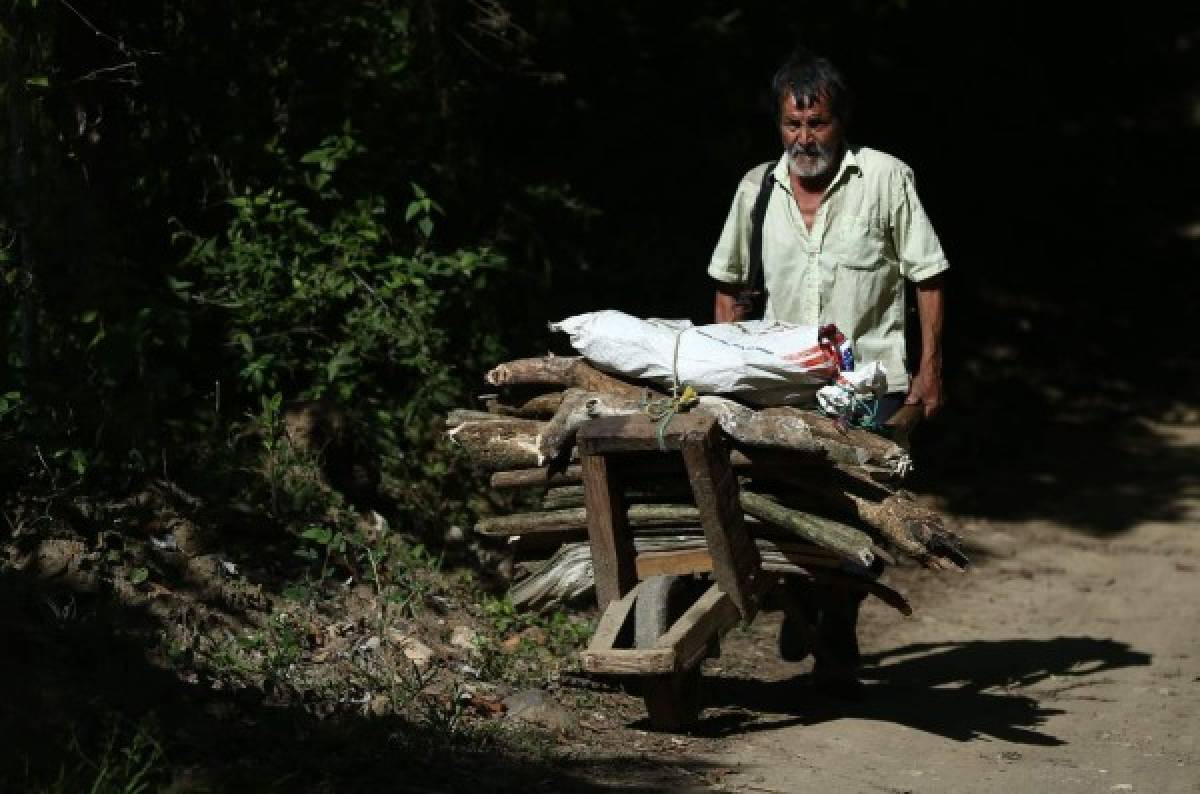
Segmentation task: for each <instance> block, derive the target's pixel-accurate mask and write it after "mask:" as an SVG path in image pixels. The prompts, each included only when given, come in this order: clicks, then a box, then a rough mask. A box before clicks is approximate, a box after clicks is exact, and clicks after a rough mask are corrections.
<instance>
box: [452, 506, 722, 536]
mask: <svg viewBox="0 0 1200 794" xmlns="http://www.w3.org/2000/svg"><path fill="white" fill-rule="evenodd" d="M626 516H627V520H628V522H629V526H631V527H670V526H681V525H687V524H695V523H696V522H697V521H699V520H700V511H699V510H697V509H696V508H695V507H694V506H692V505H631V506H630V507H629V510H628V511H627V512H626ZM587 523H588V516H587V510H586V509H585V508H582V507H578V508H568V509H566V510H545V511H540V512H535V513H514V514H513V515H508V516H492V517H490V518H483V519H480V520H479V522H478V523H476V524H475V531H476V532H478V533H479V534H481V535H493V536H496V535H499V536H504V535H521V534H526V533H533V532H558V531H560V530H564V529H584V528H586V527H587Z"/></svg>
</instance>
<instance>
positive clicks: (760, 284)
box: [746, 163, 775, 307]
mask: <svg viewBox="0 0 1200 794" xmlns="http://www.w3.org/2000/svg"><path fill="white" fill-rule="evenodd" d="M774 171H775V169H774V168H772V163H767V170H766V172H764V173H763V178H762V185H761V186H760V187H759V189H758V196H757V197H756V198H755V199H754V208H753V209H752V210H751V211H750V272H749V273H748V274H747V275H748V278H747V279H746V281H747V284H748V285H749V287H750V290H751V291H752V292H756V293H758V294H759V295H760V296H761V297H760V300H759V306H760V307H763V306H766V295H767V284H766V276H765V275H764V274H763V261H762V249H763V242H762V238H763V220H764V219H765V218H766V217H767V205H768V204H770V203H771V193H773V192H774V191H773V190H772V189H771V179H772V177H773V176H774Z"/></svg>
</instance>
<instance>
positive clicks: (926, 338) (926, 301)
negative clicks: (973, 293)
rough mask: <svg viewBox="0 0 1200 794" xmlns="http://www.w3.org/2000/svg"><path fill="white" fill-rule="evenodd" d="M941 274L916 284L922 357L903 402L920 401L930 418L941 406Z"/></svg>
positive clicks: (942, 298) (943, 315) (942, 398)
mask: <svg viewBox="0 0 1200 794" xmlns="http://www.w3.org/2000/svg"><path fill="white" fill-rule="evenodd" d="M945 306H946V304H945V294H944V291H943V288H942V277H941V276H934V277H933V278H931V279H926V280H925V281H922V282H920V283H918V284H917V316H918V317H919V318H920V322H921V361H920V364H919V365H918V367H917V373H916V375H915V376H913V379H912V385H911V386H910V387H909V390H908V398H907V399H906V400H905V402H907V403H909V404H913V405H920V406H922V408H923V409H924V414H925V418H926V419H929V418H931V417H933V416H934V415H936V414H937V413H938V411H940V410H941V409H942V404H943V403H945V401H946V400H945V396H944V395H943V394H942V323H943V321H944V319H945Z"/></svg>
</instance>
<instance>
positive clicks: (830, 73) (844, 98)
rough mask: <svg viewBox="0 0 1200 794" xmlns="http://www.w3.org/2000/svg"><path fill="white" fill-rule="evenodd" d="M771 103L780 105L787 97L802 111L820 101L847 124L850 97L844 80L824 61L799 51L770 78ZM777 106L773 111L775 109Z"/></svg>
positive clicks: (837, 71)
mask: <svg viewBox="0 0 1200 794" xmlns="http://www.w3.org/2000/svg"><path fill="white" fill-rule="evenodd" d="M771 88H772V89H774V91H775V100H776V102H777V103H778V105H782V103H783V100H784V98H785V97H786V96H788V95H789V94H790V95H791V96H793V97H795V99H796V104H797V105H799V106H800V107H802V108H806V107H808V106H810V105H812V104H814V103H815V102H818V101H819V100H820V99H821V98H822V97H824V99H825V101H826V102H828V103H829V109H830V112H832V113H833V115H834V117H835V118H837V119H838V120H839V121H840V122H842V124H843V125H844V124H846V123H848V122H849V121H850V115H851V113H850V111H851V107H852V104H853V101H852V100H853V97H852V95H851V93H850V87H849V86H848V85H847V84H846V78H845V77H843V76H842V73H841V72H840V71H839V70H838V68H837V67H836V66H834V65H833V64H832V63H831V62H830V61H829V60H828V59H827V58H823V57H821V56H819V55H816V54H814V53H812V52H810V51H809V50H807V49H805V48H803V47H800V48H797V49H796V50H794V51H793V52H792V54H791V55H789V56H788V59H787V60H786V61H784V63H783V65H782V66H780V67H779V70H778V71H777V72H775V76H774V77H773V78H771ZM778 105H777V107H778Z"/></svg>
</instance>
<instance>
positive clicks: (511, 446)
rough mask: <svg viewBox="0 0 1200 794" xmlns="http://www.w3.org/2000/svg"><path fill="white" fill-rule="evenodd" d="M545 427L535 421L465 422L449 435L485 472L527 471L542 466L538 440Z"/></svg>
mask: <svg viewBox="0 0 1200 794" xmlns="http://www.w3.org/2000/svg"><path fill="white" fill-rule="evenodd" d="M543 424H544V423H543V422H538V421H535V420H533V419H500V420H495V419H493V420H489V421H479V422H465V423H463V424H461V425H459V426H458V427H456V428H454V429H453V430H451V431H450V432H449V433H447V434H446V435H447V436H448V437H449V438H450V440H451V441H452V442H453V443H454V444H455V445H457V446H459V447H461V448H462V449H463V451H464V452H466V453H467V455H468V456H469V457H470V458H471V460H472V462H474V463H475V464H477V465H478V466H480V467H482V468H485V469H490V470H493V471H497V470H504V469H523V468H530V467H533V466H537V465H538V452H537V436H538V433H539V432H540V431H541V429H542V425H543Z"/></svg>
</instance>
